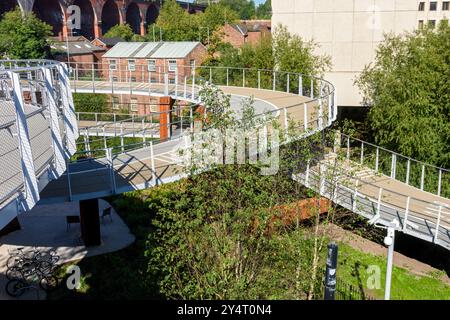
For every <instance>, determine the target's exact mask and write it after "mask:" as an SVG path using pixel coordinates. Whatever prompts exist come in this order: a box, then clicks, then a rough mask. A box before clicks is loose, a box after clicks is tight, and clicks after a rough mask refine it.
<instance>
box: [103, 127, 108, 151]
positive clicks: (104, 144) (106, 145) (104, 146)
mask: <svg viewBox="0 0 450 320" xmlns="http://www.w3.org/2000/svg"><path fill="white" fill-rule="evenodd" d="M103 148H105V149H107V148H108V144H107V142H106V126H105V125H104V126H103Z"/></svg>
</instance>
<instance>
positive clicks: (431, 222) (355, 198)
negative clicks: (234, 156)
mask: <svg viewBox="0 0 450 320" xmlns="http://www.w3.org/2000/svg"><path fill="white" fill-rule="evenodd" d="M294 179H295V180H299V181H300V182H301V183H302V184H304V185H305V186H308V187H309V188H312V189H314V190H315V191H316V192H318V193H319V194H320V195H322V196H324V197H327V198H329V199H331V200H332V201H333V202H335V203H337V204H339V205H341V206H343V207H345V208H347V209H348V210H351V211H353V212H355V213H358V214H360V215H362V216H364V217H366V218H367V219H369V221H371V222H372V223H379V224H383V225H389V224H390V223H391V222H392V220H394V219H397V220H400V221H399V222H400V224H401V228H400V230H401V231H402V232H404V233H408V234H411V235H413V236H415V237H418V238H421V239H424V240H427V241H431V242H433V243H437V244H440V245H442V246H444V247H446V248H447V249H449V250H450V236H449V234H448V232H449V231H450V223H449V222H450V206H449V205H448V204H446V203H442V202H432V201H424V200H423V199H419V198H417V197H413V196H409V195H404V194H402V193H400V192H398V191H397V190H395V189H393V188H390V187H386V186H383V187H382V186H379V185H376V184H374V183H371V182H370V181H368V180H367V179H366V180H363V179H362V178H360V177H358V176H356V175H354V174H352V173H349V172H345V171H343V170H340V168H336V167H335V165H334V164H328V163H326V162H320V163H319V164H318V165H317V166H316V167H315V169H314V170H313V169H312V168H311V167H310V166H307V169H306V171H305V173H300V174H298V175H296V176H294ZM333 179H335V180H333Z"/></svg>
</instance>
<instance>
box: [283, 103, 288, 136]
mask: <svg viewBox="0 0 450 320" xmlns="http://www.w3.org/2000/svg"><path fill="white" fill-rule="evenodd" d="M283 112H284V129H285V130H286V134H287V133H288V127H289V122H288V114H287V109H286V108H283Z"/></svg>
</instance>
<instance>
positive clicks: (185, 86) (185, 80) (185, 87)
mask: <svg viewBox="0 0 450 320" xmlns="http://www.w3.org/2000/svg"><path fill="white" fill-rule="evenodd" d="M183 97H184V98H185V99H186V97H187V77H186V76H185V77H184V94H183Z"/></svg>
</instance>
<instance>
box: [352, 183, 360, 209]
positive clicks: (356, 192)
mask: <svg viewBox="0 0 450 320" xmlns="http://www.w3.org/2000/svg"><path fill="white" fill-rule="evenodd" d="M358 183H359V180H356V182H355V189H354V191H353V202H352V212H354V213H356V197H357V196H358Z"/></svg>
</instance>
